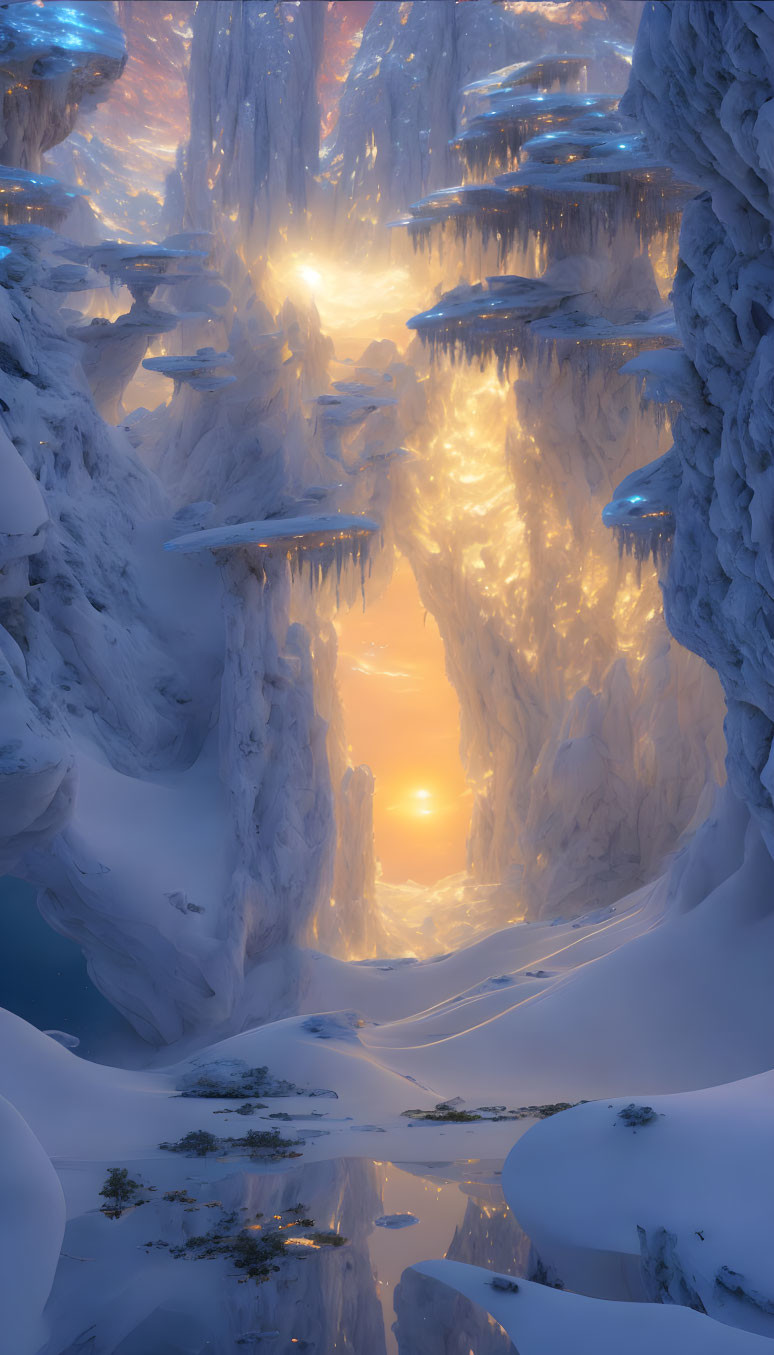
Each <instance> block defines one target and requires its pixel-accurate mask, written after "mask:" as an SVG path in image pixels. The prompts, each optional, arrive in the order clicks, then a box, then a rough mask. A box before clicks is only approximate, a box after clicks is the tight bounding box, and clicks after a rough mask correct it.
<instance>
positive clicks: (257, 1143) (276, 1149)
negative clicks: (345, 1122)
mask: <svg viewBox="0 0 774 1355" xmlns="http://www.w3.org/2000/svg"><path fill="white" fill-rule="evenodd" d="M303 1141H304V1140H303V1139H284V1138H283V1137H282V1135H281V1134H280V1132H279V1130H278V1129H248V1130H247V1132H246V1133H245V1134H242V1135H241V1137H239V1138H233V1137H230V1136H229V1137H225V1138H218V1137H217V1136H216V1135H215V1134H211V1133H210V1132H209V1130H208V1129H192V1130H190V1131H189V1133H187V1134H184V1135H183V1137H182V1138H181V1139H178V1141H177V1143H160V1144H159V1148H164V1149H165V1150H166V1151H167V1152H168V1153H185V1155H186V1156H187V1157H207V1155H208V1154H209V1153H222V1152H225V1151H226V1150H227V1149H233V1148H236V1149H242V1150H243V1151H246V1152H248V1153H249V1154H250V1156H251V1157H253V1158H259V1157H260V1158H263V1159H268V1160H269V1161H270V1162H276V1161H278V1160H279V1159H280V1158H283V1157H300V1156H301V1154H300V1153H293V1152H291V1151H290V1149H292V1148H295V1147H297V1146H298V1144H300V1143H303Z"/></svg>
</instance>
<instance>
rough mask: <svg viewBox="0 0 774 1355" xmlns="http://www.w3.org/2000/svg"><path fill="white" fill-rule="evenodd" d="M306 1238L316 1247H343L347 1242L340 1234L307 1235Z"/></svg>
mask: <svg viewBox="0 0 774 1355" xmlns="http://www.w3.org/2000/svg"><path fill="white" fill-rule="evenodd" d="M308 1236H309V1241H310V1242H316V1243H317V1246H318V1247H343V1246H344V1244H345V1242H346V1241H347V1240H348V1239H347V1238H346V1237H342V1235H341V1233H309V1234H308Z"/></svg>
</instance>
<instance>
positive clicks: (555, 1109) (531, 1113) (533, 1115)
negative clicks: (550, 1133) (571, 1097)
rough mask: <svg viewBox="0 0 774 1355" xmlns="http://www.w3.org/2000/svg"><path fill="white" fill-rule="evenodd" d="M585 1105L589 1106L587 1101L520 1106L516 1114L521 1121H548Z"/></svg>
mask: <svg viewBox="0 0 774 1355" xmlns="http://www.w3.org/2000/svg"><path fill="white" fill-rule="evenodd" d="M585 1105H588V1102H587V1101H552V1102H549V1104H548V1105H547V1106H520V1108H519V1109H518V1110H517V1111H516V1112H515V1114H516V1117H517V1119H519V1120H530V1119H536V1120H547V1119H548V1118H549V1116H551V1115H561V1113H562V1111H563V1110H572V1109H573V1107H574V1106H585Z"/></svg>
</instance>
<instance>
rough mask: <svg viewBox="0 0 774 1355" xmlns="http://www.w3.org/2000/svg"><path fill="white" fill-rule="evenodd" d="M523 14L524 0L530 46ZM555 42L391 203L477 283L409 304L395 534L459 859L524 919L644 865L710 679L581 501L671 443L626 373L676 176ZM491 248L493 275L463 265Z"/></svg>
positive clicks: (680, 194)
mask: <svg viewBox="0 0 774 1355" xmlns="http://www.w3.org/2000/svg"><path fill="white" fill-rule="evenodd" d="M587 12H589V11H587ZM611 18H612V19H614V18H615V16H614V15H613V16H611ZM533 19H534V16H533V15H531V14H529V13H524V14H520V16H519V22H520V24H521V26H522V29H523V31H524V32H525V33H526V34H527V35H528V42H529V39H530V38H531V37H532V36H533V34H532V32H531V28H530V25H531V24H532V22H533ZM587 28H588V31H587ZM598 40H599V34H597V33H596V32H594V31H593V24H592V25H587V26H582V27H580V28H579V29H578V31H577V32H576V33H575V34H574V41H575V43H577V46H578V47H584V46H585V47H587V50H589V51H590V53H591V58H592V59H589V61H588V62H587V63H586V64H587V65H588V68H589V71H590V72H591V74H590V75H589V79H591V78H592V74H595V75H596V77H597V78H600V79H601V82H602V89H603V92H604V90H605V89H607V90H609V88H610V86H609V85H606V84H605V75H604V73H603V74H602V75H601V76H600V73H599V65H598V64H597V65H596V67H595V63H594V60H593V54H594V52H595V50H599V48H598V47H597V46H596V45H595V44H597V43H598ZM554 42H556V39H554ZM600 45H601V44H600ZM556 50H557V49H556V46H555V45H554V46H553V47H552V48H549V49H548V51H549V58H547V59H546V60H545V61H544V62H543V63H542V64H541V63H540V62H533V63H532V64H525V65H524V66H517V67H514V68H512V69H511V70H507V69H506V70H504V71H500V72H496V73H494V74H493V75H492V76H491V77H490V78H489V79H487V80H481V81H479V82H478V84H477V85H476V86H474V87H473V88H472V89H471V90H470V91H469V92H468V93H467V95H466V100H467V102H466V104H465V107H464V109H463V115H462V123H461V131H460V132H459V134H458V135H457V137H456V139H455V145H456V146H457V147H458V148H459V149H460V150H461V151H463V153H464V155H465V157H466V172H467V174H468V175H469V176H471V177H473V178H474V181H473V182H467V183H465V184H463V185H461V186H459V187H454V188H450V189H448V190H438V191H437V192H435V193H433V194H430V195H429V196H427V197H426V198H425V199H423V200H422V201H420V202H419V203H418V204H415V206H414V207H413V208H412V211H411V214H410V216H409V217H407V218H404V221H403V224H404V225H406V226H407V227H408V229H409V231H410V232H412V231H414V232H415V233H416V236H417V239H418V243H420V244H422V243H431V242H432V236H433V232H434V231H437V229H438V227H439V226H441V227H443V228H444V234H443V238H442V245H443V266H444V269H445V271H446V275H447V276H450V277H451V278H453V277H454V275H455V271H457V272H459V271H461V270H462V269H465V270H466V273H467V277H469V278H471V281H470V282H467V281H465V282H462V283H460V284H458V286H457V287H456V288H454V289H453V290H451V291H449V292H446V293H445V294H444V295H442V296H441V297H440V299H438V300H437V301H436V303H435V305H434V306H431V307H430V308H429V309H427V310H426V311H424V312H422V313H421V314H419V315H417V316H416V317H415V318H414V319H413V320H412V321H411V325H412V327H414V328H416V329H417V331H418V333H419V335H420V337H421V338H422V340H423V342H425V343H426V344H427V346H428V347H429V348H430V351H431V353H432V354H433V356H434V358H435V359H436V363H435V366H434V368H433V369H431V374H430V379H429V381H428V383H427V385H426V386H425V389H424V398H425V400H426V406H425V410H424V414H423V415H421V416H420V417H419V419H418V422H417V425H416V426H415V427H413V428H412V429H411V432H410V434H409V435H408V445H409V446H412V447H416V448H417V449H418V450H419V452H420V455H419V457H418V459H417V463H416V464H414V465H411V466H409V467H407V469H406V474H405V478H404V490H405V499H404V501H403V503H402V511H403V515H402V517H401V519H400V527H399V531H400V539H401V543H402V545H403V548H404V550H405V551H406V553H407V554H408V555H409V557H410V558H411V560H412V563H413V564H414V567H415V569H416V572H417V576H418V578H419V581H420V589H421V591H422V594H423V597H424V599H425V601H426V603H427V605H428V606H429V607H430V608H431V610H432V611H433V612H434V614H435V616H436V618H437V619H438V622H439V626H440V628H441V632H442V635H443V637H444V641H445V644H446V648H447V657H448V663H449V671H450V674H451V676H452V679H453V681H454V683H455V686H456V688H457V691H458V693H459V695H460V701H461V708H462V721H463V746H464V750H465V756H466V759H467V766H468V771H469V774H470V776H471V780H472V782H473V785H474V787H475V789H476V804H475V811H474V817H473V824H472V832H471V838H470V843H469V850H470V861H471V865H472V867H473V869H474V871H475V873H476V875H477V877H478V879H480V880H498V881H504V882H505V883H506V884H507V885H508V886H510V889H511V891H512V892H511V907H515V906H518V904H517V902H516V901H517V900H518V903H520V904H521V905H522V906H524V907H526V909H527V911H528V913H529V914H530V915H533V916H534V915H538V914H551V913H556V912H562V913H565V914H574V913H576V912H580V911H582V910H583V909H584V908H588V907H589V906H592V905H593V904H595V903H608V902H613V901H614V900H615V899H616V898H618V897H620V896H621V894H623V893H625V892H626V890H627V889H630V888H633V887H635V886H636V884H637V883H639V882H641V881H642V880H643V879H645V878H648V877H649V876H650V875H652V874H653V873H654V872H655V871H657V870H658V867H659V866H660V864H661V862H662V861H663V859H664V858H665V856H666V855H667V854H668V853H669V852H670V851H671V850H673V849H674V848H675V846H676V845H677V843H678V842H679V840H680V835H681V834H682V833H683V832H684V831H685V830H687V829H689V828H690V827H691V826H692V825H694V824H695V822H696V815H697V814H699V816H700V815H701V814H702V813H703V812H704V811H705V810H706V807H707V803H708V801H707V795H708V792H709V788H710V787H711V786H712V784H713V783H714V781H715V778H716V777H717V776H718V775H720V774H721V766H720V763H721V758H722V741H721V739H720V710H721V703H720V700H719V693H718V691H717V685H716V684H715V683H714V680H713V679H712V677H711V675H710V674H709V673H708V672H707V671H706V670H702V667H701V666H700V665H699V664H697V663H696V662H695V660H692V659H691V657H690V656H689V655H687V654H686V653H685V652H683V651H680V650H678V648H677V647H676V646H674V645H672V646H670V643H669V639H668V636H667V635H666V633H665V631H664V627H663V624H662V622H661V619H660V615H659V612H660V608H659V600H658V590H657V586H656V580H655V579H654V578H653V577H652V573H650V572H649V573H648V574H647V575H646V577H645V578H644V580H642V579H641V577H640V574H639V572H638V571H637V570H635V569H633V568H630V567H629V566H628V565H627V563H626V561H624V562H623V563H621V564H619V562H618V560H617V558H616V551H615V545H614V543H610V542H609V541H606V540H605V530H604V528H603V526H602V523H601V520H600V515H601V511H602V508H603V506H604V505H605V503H606V502H607V501H608V500H609V499H610V498H611V497H612V494H613V490H614V487H615V485H616V483H617V482H618V481H619V479H620V477H621V476H622V475H626V474H632V473H633V472H634V471H635V468H636V467H637V466H638V465H639V464H640V463H641V461H642V459H643V453H644V452H646V449H647V453H646V454H649V458H652V459H655V458H656V457H657V455H658V453H659V451H663V450H665V449H666V447H667V445H668V434H667V433H666V430H665V428H664V422H663V415H662V412H661V411H660V409H654V407H653V406H652V405H648V403H647V401H643V399H642V393H641V382H642V376H641V375H640V374H639V369H638V370H635V371H631V372H624V373H621V372H620V371H619V369H620V368H621V367H623V366H624V365H625V364H626V363H627V359H628V360H629V361H630V362H631V360H632V359H633V358H635V357H636V355H640V358H639V359H638V360H641V361H642V362H644V363H645V362H647V361H650V362H652V361H653V360H654V350H656V352H655V357H656V358H658V357H660V356H663V354H662V350H667V349H671V348H674V346H675V345H676V344H677V337H676V334H675V330H674V322H673V320H672V317H671V315H670V314H669V313H668V312H665V310H664V298H663V291H664V290H665V286H664V281H665V280H664V277H663V268H664V258H663V255H664V254H666V256H667V257H668V254H669V249H670V246H671V245H672V244H673V242H674V240H675V238H676V226H677V220H678V217H677V215H676V203H677V202H678V201H681V200H682V198H684V196H685V194H686V185H685V184H683V183H682V182H680V181H679V180H673V179H672V177H671V176H670V173H669V170H668V168H667V166H666V165H665V163H664V160H663V155H661V156H660V155H659V154H658V149H656V150H655V151H654V149H653V148H652V147H650V146H648V145H647V144H646V142H645V140H644V138H643V136H642V132H641V130H639V129H638V127H637V124H636V123H635V122H633V121H632V119H631V118H628V117H627V116H626V115H625V114H620V113H619V112H618V111H617V109H616V103H617V99H616V97H615V95H611V94H610V93H609V92H608V93H604V98H603V97H602V95H599V94H597V93H595V92H594V87H593V86H591V88H590V89H589V91H588V92H584V93H572V92H570V93H569V94H567V93H565V92H563V91H561V90H560V91H559V92H557V93H550V92H546V90H547V88H548V87H549V86H550V83H551V81H552V80H554V79H558V78H559V77H558V76H557V71H558V70H559V69H560V65H561V63H560V62H559V58H558V57H556V56H554V58H553V60H551V59H550V53H551V51H553V52H554V53H555V52H556ZM568 70H569V71H570V74H572V75H573V78H575V79H576V80H577V78H578V70H577V67H576V66H572V64H571V63H570V64H569V65H568ZM560 73H561V72H560ZM622 77H623V72H622V71H619V72H618V79H619V89H620V88H621V85H622V83H623V78H622ZM568 78H569V76H568ZM598 88H599V86H598V87H597V89H598ZM477 100H478V102H476V101H477ZM481 100H484V103H483V104H482V103H481ZM482 107H483V108H484V110H485V111H484V112H483V113H482V112H481V108H482ZM469 134H475V135H474V136H472V139H468V138H469ZM471 146H475V147H476V152H475V154H472V153H471V152H470V147H471ZM465 147H467V148H468V149H467V150H463V148H465ZM509 166H510V167H509ZM497 169H500V170H501V171H507V172H502V173H501V174H500V175H499V176H498V177H497V179H496V181H495V183H494V184H492V183H491V182H487V181H483V182H482V178H481V176H482V175H485V174H487V173H489V174H491V173H496V171H497ZM600 204H601V206H600ZM606 204H613V205H606ZM603 209H604V210H603ZM425 237H427V238H426V239H425ZM487 249H488V252H486V253H485V252H484V251H486V250H487ZM493 250H496V253H497V256H498V257H499V261H500V266H501V268H505V269H509V270H512V271H509V272H507V273H506V274H504V275H496V276H488V277H487V278H486V281H485V282H483V281H482V282H481V283H478V282H473V279H474V278H476V276H477V274H476V273H475V272H472V270H473V269H474V268H476V267H479V268H480V267H481V263H480V262H479V260H480V259H481V255H482V254H483V255H484V259H486V260H489V259H491V258H492V252H493ZM546 265H548V266H547V267H546ZM490 266H491V265H490ZM541 267H542V271H541ZM467 270H471V271H470V272H468V271H467ZM471 273H472V276H471ZM657 275H658V276H657ZM463 276H465V274H463ZM659 276H660V277H661V279H662V281H661V286H659ZM444 358H445V361H444ZM449 361H451V364H452V366H451V368H450V367H449ZM495 364H496V365H495ZM632 366H633V367H635V366H636V362H634V363H632ZM515 372H518V380H517V381H516V383H515V386H514V394H515V402H514V401H513V398H512V397H511V396H510V395H509V391H508V387H507V385H505V382H506V381H507V379H508V376H509V373H510V376H511V378H512V377H513V375H514V373H515ZM636 498H637V503H639V502H640V500H642V502H643V503H644V502H645V496H644V495H637V496H636ZM634 507H635V505H634V504H633V503H630V504H629V509H630V512H633V511H634ZM647 509H648V512H649V513H650V517H649V518H648V526H647V527H646V528H645V530H644V534H643V535H644V541H645V543H646V546H645V549H644V550H643V551H642V552H640V551H639V549H638V550H636V552H635V553H637V554H638V556H640V557H642V556H647V555H648V554H649V553H650V552H651V550H653V551H654V553H655V554H656V555H657V556H659V557H661V555H662V554H663V550H665V549H666V541H667V539H668V530H667V527H666V518H667V517H668V512H669V510H668V507H664V506H663V505H661V504H660V503H659V504H658V505H657V504H655V502H650V501H649V503H648V504H647ZM656 514H658V525H657V527H654V526H653V522H654V521H655V517H656ZM644 517H645V514H644V510H643V511H641V512H640V516H639V521H638V529H639V528H641V527H642V526H643V525H644ZM630 532H631V533H632V535H635V537H636V540H637V541H639V537H638V536H636V533H634V532H633V530H632V529H631V528H630ZM623 544H624V545H627V546H630V545H632V544H633V543H632V541H631V539H630V537H629V536H626V537H625V540H624V543H623ZM611 545H612V547H613V548H612V549H611ZM662 547H663V549H662ZM665 806H666V808H665Z"/></svg>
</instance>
